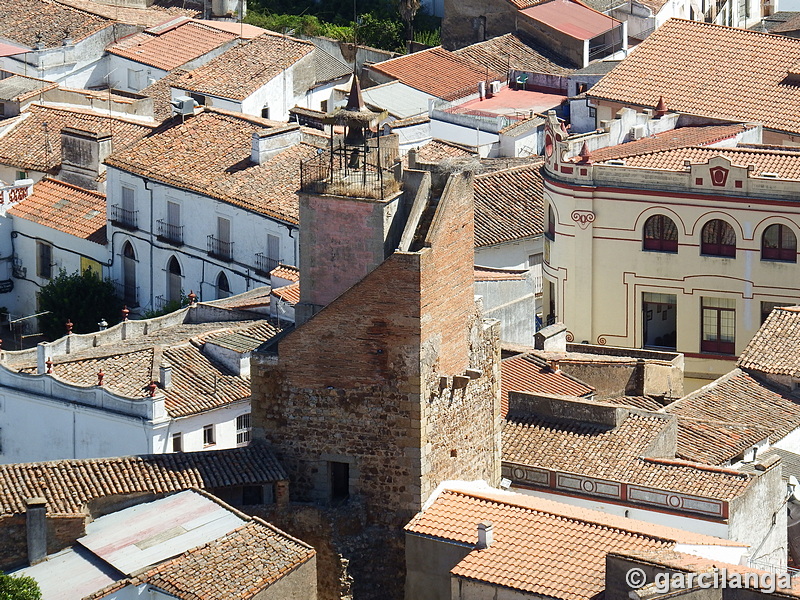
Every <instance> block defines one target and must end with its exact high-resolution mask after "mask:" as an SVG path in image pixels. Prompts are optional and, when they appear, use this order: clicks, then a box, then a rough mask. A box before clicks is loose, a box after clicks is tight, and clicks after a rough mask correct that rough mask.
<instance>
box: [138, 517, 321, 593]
mask: <svg viewBox="0 0 800 600" xmlns="http://www.w3.org/2000/svg"><path fill="white" fill-rule="evenodd" d="M314 555H315V551H314V549H313V548H312V547H311V546H309V545H308V544H305V543H303V542H301V541H300V540H298V539H295V538H293V537H291V536H289V535H287V534H286V533H284V532H283V531H281V530H280V529H278V528H277V527H275V526H273V525H270V524H269V523H266V522H265V521H262V520H261V519H257V518H254V519H252V520H251V521H249V522H248V523H246V524H245V525H243V526H241V527H239V528H237V529H235V530H233V531H231V532H230V533H228V534H227V535H225V536H223V537H221V538H218V539H216V540H214V541H212V542H209V543H207V544H204V545H203V546H199V547H197V548H194V549H192V550H189V551H188V552H184V553H183V554H181V555H180V556H177V557H175V558H173V559H172V560H168V561H166V562H163V563H161V564H160V565H158V566H156V567H153V568H152V569H150V570H148V571H145V572H143V573H140V574H139V575H137V576H136V577H133V578H132V579H131V580H130V582H131V583H133V584H141V583H147V584H149V585H152V586H155V587H157V588H158V589H160V590H164V591H165V592H167V593H169V594H171V595H172V596H175V597H176V598H180V599H181V600H198V599H199V598H209V597H210V596H209V595H208V594H209V592H210V591H211V590H213V597H214V598H252V597H253V595H254V593H257V592H259V591H261V590H263V589H264V588H266V587H267V586H269V585H271V584H273V583H275V582H276V581H278V580H279V579H281V578H282V577H284V576H285V575H287V574H289V573H290V572H291V571H292V570H294V569H296V568H297V567H299V566H300V565H302V564H304V563H305V562H307V561H309V560H311V558H313V557H314Z"/></svg>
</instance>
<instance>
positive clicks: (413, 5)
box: [398, 0, 421, 52]
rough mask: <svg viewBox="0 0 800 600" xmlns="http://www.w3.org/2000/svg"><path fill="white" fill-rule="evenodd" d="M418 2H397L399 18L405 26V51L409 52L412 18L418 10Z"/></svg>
mask: <svg viewBox="0 0 800 600" xmlns="http://www.w3.org/2000/svg"><path fill="white" fill-rule="evenodd" d="M420 6H421V5H420V2H419V0H399V2H398V9H399V10H400V18H402V19H403V21H404V22H405V24H406V51H407V52H410V51H411V42H412V41H414V17H415V16H416V14H417V11H418V10H419V8H420Z"/></svg>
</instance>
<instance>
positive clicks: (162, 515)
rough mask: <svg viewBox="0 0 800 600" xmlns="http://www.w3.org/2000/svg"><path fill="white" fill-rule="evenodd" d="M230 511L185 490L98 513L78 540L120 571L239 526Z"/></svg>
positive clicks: (139, 566)
mask: <svg viewBox="0 0 800 600" xmlns="http://www.w3.org/2000/svg"><path fill="white" fill-rule="evenodd" d="M244 523H245V521H244V519H241V518H240V517H238V516H237V515H235V514H234V513H232V512H230V511H229V510H227V509H225V508H223V507H222V506H220V505H219V504H217V503H216V502H214V501H212V500H209V499H208V498H206V497H205V496H203V495H202V494H199V493H198V492H195V491H191V490H187V491H185V492H180V493H178V494H175V495H173V496H169V497H167V498H162V499H161V500H156V501H154V502H148V503H146V504H139V505H137V506H133V507H131V508H126V509H125V510H121V511H118V512H115V513H112V514H110V515H106V516H104V517H100V518H99V519H96V520H95V521H93V522H92V523H89V524H88V525H87V526H86V535H85V536H84V537H82V538H80V539H79V540H78V544H80V545H82V546H84V547H86V548H88V549H89V550H91V551H92V552H93V553H94V554H96V555H97V556H99V557H100V558H102V559H103V560H105V561H106V562H107V563H109V564H110V565H112V566H114V567H115V568H116V569H118V570H119V571H121V572H122V573H124V574H126V575H130V574H131V573H133V572H135V571H138V570H139V569H143V568H145V567H148V566H150V565H154V564H156V563H159V562H161V561H164V560H167V559H168V558H172V557H174V556H178V555H179V554H182V553H184V552H186V551H187V550H189V549H191V548H195V547H197V546H201V545H203V544H206V543H208V542H211V541H213V540H215V539H217V538H219V537H222V536H223V535H226V534H227V533H230V532H231V531H233V530H234V529H236V528H237V527H240V526H241V525H244Z"/></svg>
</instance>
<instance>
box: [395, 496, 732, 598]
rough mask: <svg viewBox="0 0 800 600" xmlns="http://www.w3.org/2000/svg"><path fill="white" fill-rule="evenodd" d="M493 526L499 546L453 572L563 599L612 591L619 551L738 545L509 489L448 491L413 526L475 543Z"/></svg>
mask: <svg viewBox="0 0 800 600" xmlns="http://www.w3.org/2000/svg"><path fill="white" fill-rule="evenodd" d="M486 521H488V522H491V523H492V528H493V538H494V540H493V542H492V544H491V545H490V546H489V547H488V548H485V549H475V550H472V551H471V552H469V554H467V556H466V557H465V558H464V559H463V560H462V561H461V562H459V563H458V564H457V565H456V566H455V567H454V568H453V569H452V570H451V573H452V574H453V575H455V576H456V577H464V578H467V579H472V580H476V581H483V582H486V583H490V584H494V585H500V586H504V587H510V588H513V589H517V590H523V591H526V592H532V593H533V594H535V595H536V596H539V597H548V598H556V599H559V600H589V599H590V598H595V597H598V596H599V595H601V594H602V592H603V590H604V589H605V563H606V561H605V557H606V554H607V553H608V552H609V551H610V550H611V549H614V550H617V551H621V550H623V549H624V550H626V551H637V550H638V551H644V550H656V549H659V548H670V549H671V548H674V547H675V544H676V543H687V544H691V543H696V544H698V545H717V544H719V545H725V546H740V545H741V544H737V543H735V542H729V541H728V540H720V539H717V538H712V537H709V536H703V535H700V534H695V533H689V532H685V531H680V530H677V529H672V528H668V527H663V526H659V525H654V524H651V523H643V522H641V521H636V520H634V519H623V518H621V517H615V516H613V515H609V514H607V513H601V512H597V511H592V510H587V509H580V508H576V507H573V506H568V505H566V504H561V503H557V502H552V501H548V500H544V499H542V498H536V497H533V496H523V495H522V494H513V493H508V492H505V493H504V492H499V491H490V490H485V491H484V490H479V491H467V490H464V491H460V490H447V489H446V490H444V491H442V492H441V493H440V494H439V496H438V497H437V498H436V499H435V500H434V501H433V503H432V504H430V506H428V507H427V508H426V509H425V510H424V511H422V512H420V513H419V514H417V516H415V517H414V518H413V519H412V520H411V522H410V523H409V524H408V525H407V526H406V528H405V529H406V531H408V532H410V533H413V534H417V535H423V536H430V537H434V538H439V539H444V540H449V541H453V542H456V543H460V544H466V545H468V546H469V545H474V544H475V543H476V542H477V525H478V523H481V522H486Z"/></svg>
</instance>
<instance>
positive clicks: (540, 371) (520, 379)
mask: <svg viewBox="0 0 800 600" xmlns="http://www.w3.org/2000/svg"><path fill="white" fill-rule="evenodd" d="M500 372H501V374H502V377H501V378H500V405H501V411H502V414H503V415H505V414H506V413H508V393H509V392H512V391H513V392H531V393H533V394H555V395H558V396H588V395H591V394H593V393H594V388H593V387H592V386H590V385H586V384H585V383H583V382H582V381H580V380H578V379H575V378H574V377H571V376H569V375H567V374H566V373H564V372H562V371H559V372H555V371H553V369H551V368H550V367H549V366H548V363H547V361H546V360H545V359H543V358H541V357H539V356H536V355H534V354H519V355H517V356H512V357H511V358H506V359H505V360H503V361H502V362H501V363H500Z"/></svg>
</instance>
